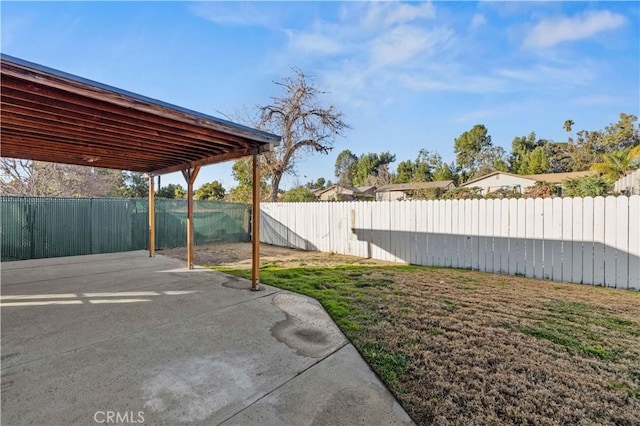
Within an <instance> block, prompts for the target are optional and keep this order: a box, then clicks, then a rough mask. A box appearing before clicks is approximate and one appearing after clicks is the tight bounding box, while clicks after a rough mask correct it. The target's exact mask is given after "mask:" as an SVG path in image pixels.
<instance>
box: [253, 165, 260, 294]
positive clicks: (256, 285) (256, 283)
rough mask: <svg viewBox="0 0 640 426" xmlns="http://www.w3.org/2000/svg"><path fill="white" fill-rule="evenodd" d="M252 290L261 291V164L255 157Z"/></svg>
mask: <svg viewBox="0 0 640 426" xmlns="http://www.w3.org/2000/svg"><path fill="white" fill-rule="evenodd" d="M251 243H252V259H251V290H253V291H258V290H260V163H259V161H258V155H257V154H254V155H253V214H252V221H251Z"/></svg>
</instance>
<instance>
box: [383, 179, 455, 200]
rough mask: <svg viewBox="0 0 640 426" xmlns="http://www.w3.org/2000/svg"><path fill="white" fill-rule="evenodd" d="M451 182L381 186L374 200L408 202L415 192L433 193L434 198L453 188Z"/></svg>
mask: <svg viewBox="0 0 640 426" xmlns="http://www.w3.org/2000/svg"><path fill="white" fill-rule="evenodd" d="M454 187H455V185H454V184H453V181H452V180H440V181H435V182H412V183H397V184H392V185H385V186H381V187H380V188H378V189H377V190H376V200H378V201H394V200H410V199H411V198H413V197H414V196H415V193H416V192H418V191H419V192H425V193H429V192H433V194H434V196H438V195H440V194H441V193H443V192H445V191H447V190H449V189H451V188H454Z"/></svg>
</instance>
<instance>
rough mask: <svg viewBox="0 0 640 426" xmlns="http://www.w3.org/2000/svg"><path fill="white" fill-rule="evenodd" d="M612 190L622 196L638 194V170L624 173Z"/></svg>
mask: <svg viewBox="0 0 640 426" xmlns="http://www.w3.org/2000/svg"><path fill="white" fill-rule="evenodd" d="M613 189H614V191H616V192H619V193H620V194H624V195H636V194H640V169H639V170H633V171H628V172H627V173H625V175H624V176H623V177H621V178H620V179H618V180H617V181H616V183H615V185H614V187H613Z"/></svg>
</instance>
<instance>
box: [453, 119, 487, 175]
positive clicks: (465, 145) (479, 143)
mask: <svg viewBox="0 0 640 426" xmlns="http://www.w3.org/2000/svg"><path fill="white" fill-rule="evenodd" d="M491 146H492V144H491V136H490V135H489V134H488V130H487V128H486V127H485V126H484V125H482V124H477V125H475V126H473V128H472V129H471V130H468V131H466V132H464V133H462V134H461V135H460V137H458V138H456V139H455V141H454V146H453V150H454V152H455V154H456V163H457V164H458V167H460V168H461V169H462V170H463V171H465V172H468V173H469V174H472V173H473V171H474V170H475V169H476V167H477V164H478V156H479V155H480V153H481V152H482V151H484V150H486V149H487V148H489V147H491Z"/></svg>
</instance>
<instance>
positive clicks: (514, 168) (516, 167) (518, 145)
mask: <svg viewBox="0 0 640 426" xmlns="http://www.w3.org/2000/svg"><path fill="white" fill-rule="evenodd" d="M538 146H540V144H539V143H538V141H537V140H536V134H535V132H531V133H529V136H516V137H515V138H513V141H512V142H511V154H510V155H509V171H510V172H511V173H518V174H527V172H526V171H523V167H522V163H523V162H524V161H525V158H526V157H527V155H529V153H531V151H533V150H534V149H536V148H537V147H538Z"/></svg>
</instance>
